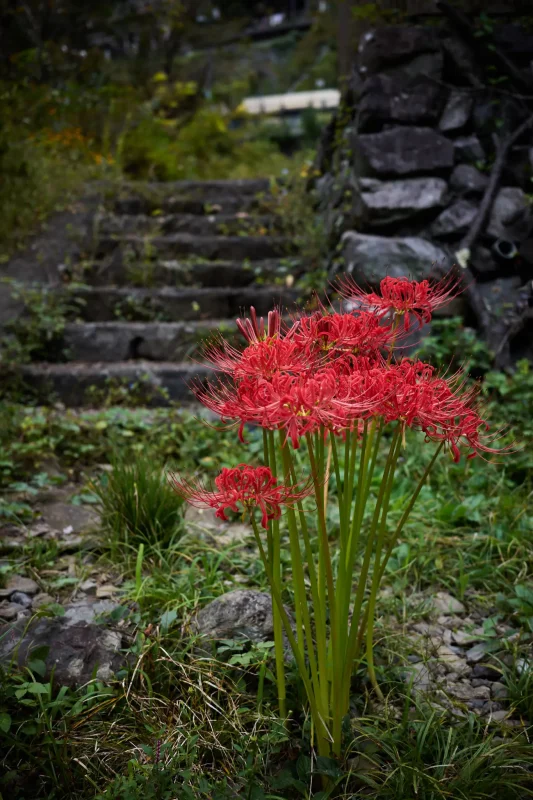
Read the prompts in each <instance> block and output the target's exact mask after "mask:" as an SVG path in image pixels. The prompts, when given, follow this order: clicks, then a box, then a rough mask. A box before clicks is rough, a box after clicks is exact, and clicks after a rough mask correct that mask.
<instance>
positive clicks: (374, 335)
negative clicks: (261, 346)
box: [293, 311, 394, 357]
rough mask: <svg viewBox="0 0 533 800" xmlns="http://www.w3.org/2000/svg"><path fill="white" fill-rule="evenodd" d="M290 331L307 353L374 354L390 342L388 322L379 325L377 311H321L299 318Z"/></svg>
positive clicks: (377, 353)
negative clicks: (327, 312)
mask: <svg viewBox="0 0 533 800" xmlns="http://www.w3.org/2000/svg"><path fill="white" fill-rule="evenodd" d="M299 323H300V324H299V326H298V327H297V328H296V329H295V330H294V332H293V338H294V340H295V341H296V342H298V343H299V344H301V345H302V347H305V348H306V349H307V350H308V351H309V352H313V351H319V352H320V351H322V352H323V353H326V354H327V355H328V356H330V357H331V356H335V355H337V354H340V353H353V354H354V355H368V356H371V357H376V356H378V355H379V352H380V350H382V349H383V348H385V347H387V345H390V344H391V341H392V339H393V337H394V334H393V331H392V328H391V326H390V325H381V324H380V321H379V318H378V316H377V315H376V314H372V313H370V312H368V311H362V312H360V313H358V314H322V313H320V312H318V313H316V314H313V315H312V316H309V317H302V318H301V319H300V320H299Z"/></svg>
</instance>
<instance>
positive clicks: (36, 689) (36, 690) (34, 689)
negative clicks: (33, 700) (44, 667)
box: [28, 683, 49, 694]
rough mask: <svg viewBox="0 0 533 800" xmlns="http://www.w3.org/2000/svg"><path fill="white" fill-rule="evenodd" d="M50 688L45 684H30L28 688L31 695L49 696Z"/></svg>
mask: <svg viewBox="0 0 533 800" xmlns="http://www.w3.org/2000/svg"><path fill="white" fill-rule="evenodd" d="M48 691H49V687H48V686H45V685H44V683H30V684H29V686H28V692H30V694H48Z"/></svg>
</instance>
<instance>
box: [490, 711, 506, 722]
mask: <svg viewBox="0 0 533 800" xmlns="http://www.w3.org/2000/svg"><path fill="white" fill-rule="evenodd" d="M508 716H509V712H508V711H493V712H492V714H491V717H492V719H493V720H494V722H503V721H504V719H505V718H506V717H508Z"/></svg>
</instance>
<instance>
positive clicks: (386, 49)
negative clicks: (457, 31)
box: [358, 25, 440, 74]
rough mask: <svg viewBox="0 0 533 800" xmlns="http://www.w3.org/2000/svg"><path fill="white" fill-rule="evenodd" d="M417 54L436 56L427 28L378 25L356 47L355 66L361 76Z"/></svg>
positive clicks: (435, 45)
mask: <svg viewBox="0 0 533 800" xmlns="http://www.w3.org/2000/svg"><path fill="white" fill-rule="evenodd" d="M421 54H431V55H435V54H439V55H440V42H439V37H438V33H437V31H436V30H431V29H429V28H427V27H426V28H423V27H416V26H414V25H413V26H405V25H382V26H380V27H379V28H376V29H374V30H371V31H369V32H368V33H366V34H365V35H364V36H363V37H362V38H361V41H360V43H359V52H358V66H359V71H360V72H361V73H362V74H372V73H375V72H380V71H381V70H383V69H387V68H389V67H392V66H396V65H398V64H402V63H405V62H407V61H410V60H412V59H413V58H415V57H418V56H420V55H421Z"/></svg>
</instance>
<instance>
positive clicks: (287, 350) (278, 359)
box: [204, 337, 315, 379]
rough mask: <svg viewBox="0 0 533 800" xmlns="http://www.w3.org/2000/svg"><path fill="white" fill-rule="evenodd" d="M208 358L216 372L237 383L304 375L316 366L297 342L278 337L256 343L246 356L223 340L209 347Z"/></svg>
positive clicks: (206, 354) (206, 355)
mask: <svg viewBox="0 0 533 800" xmlns="http://www.w3.org/2000/svg"><path fill="white" fill-rule="evenodd" d="M204 357H205V358H206V360H207V361H209V362H210V364H211V366H213V367H214V368H215V369H217V370H219V371H220V372H225V373H227V374H229V375H232V376H233V378H235V379H241V378H245V377H247V376H256V377H263V378H269V377H271V376H272V375H274V374H275V373H276V372H287V373H300V372H306V371H308V370H309V369H312V368H313V367H314V366H315V363H314V360H313V359H312V358H311V357H310V355H309V354H308V353H307V352H305V351H304V350H303V349H302V347H301V346H300V345H299V344H298V343H297V342H295V341H292V340H291V339H285V338H278V337H273V338H272V337H267V338H265V339H263V340H261V341H258V342H252V343H251V344H249V345H248V347H246V348H245V349H244V350H243V351H242V352H240V351H239V350H236V349H235V348H234V347H232V346H231V345H229V344H228V343H227V342H225V341H224V340H221V341H219V342H215V343H211V344H208V345H207V347H205V349H204Z"/></svg>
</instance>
